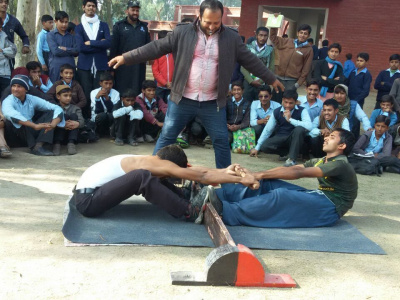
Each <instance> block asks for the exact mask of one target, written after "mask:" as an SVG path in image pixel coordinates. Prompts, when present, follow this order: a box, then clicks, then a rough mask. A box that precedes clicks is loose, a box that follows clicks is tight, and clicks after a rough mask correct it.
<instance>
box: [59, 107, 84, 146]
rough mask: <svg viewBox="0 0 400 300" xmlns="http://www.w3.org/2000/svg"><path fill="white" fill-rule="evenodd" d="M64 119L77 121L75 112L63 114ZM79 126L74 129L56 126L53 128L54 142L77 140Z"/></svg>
mask: <svg viewBox="0 0 400 300" xmlns="http://www.w3.org/2000/svg"><path fill="white" fill-rule="evenodd" d="M64 118H65V121H67V120H72V121H78V116H77V115H76V114H71V115H68V114H64ZM78 133H79V128H76V129H74V130H66V129H65V128H61V127H56V129H55V130H54V143H66V142H69V141H74V143H76V142H77V140H78Z"/></svg>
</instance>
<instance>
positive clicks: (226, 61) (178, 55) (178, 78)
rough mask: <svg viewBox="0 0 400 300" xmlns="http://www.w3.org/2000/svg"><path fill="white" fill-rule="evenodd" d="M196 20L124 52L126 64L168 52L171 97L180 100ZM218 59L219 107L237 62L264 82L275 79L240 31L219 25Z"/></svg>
mask: <svg viewBox="0 0 400 300" xmlns="http://www.w3.org/2000/svg"><path fill="white" fill-rule="evenodd" d="M196 24H197V21H196V22H194V23H193V24H182V25H178V26H177V27H176V28H175V29H174V31H172V33H170V34H168V35H167V36H166V37H165V38H163V39H160V40H156V41H153V42H151V43H149V44H147V45H145V46H142V47H140V48H137V49H134V50H132V51H129V52H126V53H124V54H123V57H124V59H125V63H126V64H128V65H129V64H136V63H141V62H145V61H148V60H153V59H156V58H159V57H161V56H163V55H166V54H168V53H172V54H173V56H174V63H175V69H174V77H173V80H172V87H171V95H170V96H171V100H172V101H174V102H175V103H177V104H178V103H179V101H180V100H181V99H182V95H183V92H184V90H185V86H186V83H187V80H188V78H189V73H190V69H191V65H192V59H193V54H194V50H195V47H196V44H197V38H198V37H197V28H198V27H197V25H196ZM218 47H219V62H218V85H217V86H218V98H217V105H218V107H225V106H226V95H227V94H228V89H229V83H230V80H231V77H232V74H233V71H234V68H235V64H236V62H238V63H239V64H240V65H241V66H243V67H244V68H246V70H248V71H249V72H251V73H253V74H254V75H255V76H257V77H259V78H261V79H262V80H263V81H264V82H266V83H267V84H272V83H273V82H274V81H275V80H276V78H275V75H274V74H273V73H272V72H271V71H269V70H268V69H267V68H266V67H265V66H264V65H263V63H262V62H261V61H260V59H258V58H257V56H255V55H254V54H252V53H251V52H250V51H249V50H248V49H247V48H246V46H245V44H243V42H242V39H241V38H240V36H239V34H238V33H237V32H236V31H234V30H233V29H230V28H228V27H225V26H224V25H222V28H221V31H220V34H219V41H218Z"/></svg>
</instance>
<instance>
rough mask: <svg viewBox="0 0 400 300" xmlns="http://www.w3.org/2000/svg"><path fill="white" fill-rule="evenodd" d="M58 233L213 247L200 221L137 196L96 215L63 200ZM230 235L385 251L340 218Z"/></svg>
mask: <svg viewBox="0 0 400 300" xmlns="http://www.w3.org/2000/svg"><path fill="white" fill-rule="evenodd" d="M64 216H65V224H64V226H63V229H62V232H63V234H64V236H65V237H66V239H67V240H68V241H70V242H72V243H73V244H71V243H69V246H71V245H72V246H73V245H74V244H75V245H76V246H79V245H82V244H90V245H92V244H99V245H103V244H142V245H169V246H186V247H196V246H197V247H214V245H213V243H212V242H211V239H210V237H209V235H208V234H207V232H206V230H205V228H204V226H203V225H196V224H193V223H187V222H185V221H183V220H182V219H175V218H173V217H171V216H170V215H168V214H167V213H165V212H164V211H162V210H160V209H158V208H157V207H155V206H153V205H151V204H149V203H148V202H146V201H145V200H144V199H142V198H139V197H138V198H134V199H130V200H127V201H124V202H123V203H121V204H120V205H118V206H116V207H115V208H113V209H111V210H110V211H108V212H106V213H105V214H103V215H101V216H99V217H97V218H86V217H83V216H82V215H81V214H80V213H79V212H78V211H77V210H76V208H75V205H74V204H73V203H72V201H70V202H69V204H68V205H66V211H65V214H64ZM227 228H228V230H229V232H230V233H231V235H232V238H233V240H234V241H235V242H236V243H237V244H243V245H245V246H247V247H249V248H251V249H275V250H305V251H322V252H343V253H364V254H386V253H385V252H384V251H383V250H382V248H381V247H379V246H378V245H377V244H376V243H374V242H373V241H371V240H369V239H368V238H367V237H365V236H364V235H363V234H362V233H361V232H360V231H358V230H357V228H355V227H354V226H352V225H351V224H349V223H348V222H346V221H344V220H340V221H339V222H338V223H337V224H336V225H335V226H333V227H323V228H296V229H270V228H254V227H245V226H233V227H231V226H227Z"/></svg>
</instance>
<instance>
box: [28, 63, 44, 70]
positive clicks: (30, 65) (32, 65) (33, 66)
mask: <svg viewBox="0 0 400 300" xmlns="http://www.w3.org/2000/svg"><path fill="white" fill-rule="evenodd" d="M25 68H27V69H28V71H32V70H36V69H37V68H40V71H42V65H41V64H40V63H39V62H37V61H30V62H28V63H27V64H26V66H25Z"/></svg>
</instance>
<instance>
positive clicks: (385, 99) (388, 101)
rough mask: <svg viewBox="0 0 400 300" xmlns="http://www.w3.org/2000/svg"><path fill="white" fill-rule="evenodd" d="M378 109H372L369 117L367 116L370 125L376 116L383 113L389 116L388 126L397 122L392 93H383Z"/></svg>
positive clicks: (373, 123)
mask: <svg viewBox="0 0 400 300" xmlns="http://www.w3.org/2000/svg"><path fill="white" fill-rule="evenodd" d="M379 106H380V108H379V109H374V110H373V111H372V113H371V117H370V118H369V122H370V123H371V126H375V120H376V118H377V117H378V116H381V115H384V116H387V117H389V120H390V124H389V127H392V126H393V125H394V124H396V123H397V113H396V112H395V111H394V109H393V106H394V97H393V96H392V95H383V96H382V98H381V99H380V101H379Z"/></svg>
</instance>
